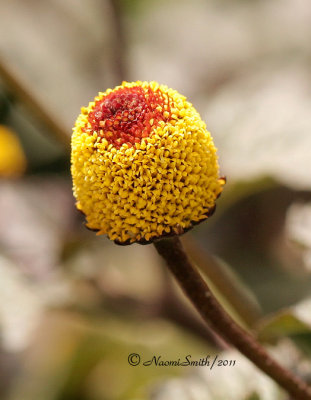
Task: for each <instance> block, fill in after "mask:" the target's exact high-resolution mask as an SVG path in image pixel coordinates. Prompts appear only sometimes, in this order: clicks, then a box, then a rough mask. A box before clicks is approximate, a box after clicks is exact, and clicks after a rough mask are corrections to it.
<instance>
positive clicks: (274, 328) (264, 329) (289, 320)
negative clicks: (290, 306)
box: [258, 311, 311, 341]
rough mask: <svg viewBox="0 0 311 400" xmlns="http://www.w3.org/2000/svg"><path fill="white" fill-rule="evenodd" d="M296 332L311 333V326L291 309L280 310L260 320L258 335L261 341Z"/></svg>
mask: <svg viewBox="0 0 311 400" xmlns="http://www.w3.org/2000/svg"><path fill="white" fill-rule="evenodd" d="M298 333H311V326H310V325H308V324H306V323H304V322H303V321H301V320H300V319H299V318H298V317H297V316H295V315H294V313H293V312H292V311H282V312H280V313H277V314H276V315H274V317H272V318H271V319H268V320H267V319H265V320H264V321H261V324H260V327H259V331H258V337H259V339H260V340H261V341H273V340H276V339H279V338H281V337H284V336H290V335H294V334H298Z"/></svg>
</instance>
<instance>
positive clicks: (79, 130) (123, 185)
mask: <svg viewBox="0 0 311 400" xmlns="http://www.w3.org/2000/svg"><path fill="white" fill-rule="evenodd" d="M71 161H72V167H71V172H72V177H73V190H74V195H75V197H76V199H77V208H78V209H79V210H80V211H82V212H83V213H84V214H85V216H86V218H87V227H88V228H90V229H92V230H96V231H97V232H98V234H107V235H108V237H109V238H110V239H111V240H114V241H115V242H116V243H119V244H130V243H134V242H139V243H148V242H150V241H152V240H154V239H157V238H159V237H162V236H165V235H174V234H181V233H183V232H185V231H186V230H188V229H190V228H191V227H192V226H193V225H194V224H195V223H198V222H200V221H202V220H204V219H205V218H207V217H208V216H209V215H211V213H212V211H213V210H214V209H215V200H216V199H217V197H218V196H219V195H220V193H221V191H222V188H223V185H224V183H225V181H224V179H221V178H219V171H218V163H217V156H216V149H215V147H214V144H213V140H212V138H211V135H210V134H209V132H207V130H206V126H205V123H204V122H203V121H202V120H201V118H200V115H199V114H198V112H197V111H196V110H195V109H194V108H193V106H192V105H191V104H190V103H189V102H187V101H186V98H185V97H184V96H182V95H180V94H179V93H178V92H176V91H175V90H172V89H169V88H168V87H166V86H163V85H159V84H157V83H156V82H140V81H138V82H133V83H128V82H123V83H122V85H121V86H117V87H116V88H115V89H113V90H111V89H108V90H107V91H106V92H104V93H99V94H98V96H97V97H95V99H94V101H92V102H91V103H89V105H88V107H83V108H82V109H81V114H80V115H79V117H78V119H77V121H76V124H75V127H74V129H73V135H72V153H71Z"/></svg>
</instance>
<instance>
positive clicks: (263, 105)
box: [0, 0, 311, 400]
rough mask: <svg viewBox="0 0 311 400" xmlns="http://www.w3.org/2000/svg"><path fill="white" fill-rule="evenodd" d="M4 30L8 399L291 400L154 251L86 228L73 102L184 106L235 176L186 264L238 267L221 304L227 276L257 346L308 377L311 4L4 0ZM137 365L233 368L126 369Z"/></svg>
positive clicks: (2, 371)
mask: <svg viewBox="0 0 311 400" xmlns="http://www.w3.org/2000/svg"><path fill="white" fill-rule="evenodd" d="M0 22H1V24H0V33H1V34H0V124H1V125H2V126H6V127H9V129H13V131H14V134H16V137H18V140H19V142H20V144H21V147H22V148H23V152H24V154H25V156H26V158H27V165H28V168H27V171H26V173H25V175H23V177H21V178H20V179H19V180H14V181H11V180H8V179H6V180H1V181H0V398H1V399H3V400H20V399H23V400H42V399H45V400H105V399H109V400H128V399H129V400H142V399H153V400H166V399H167V398H170V399H172V398H178V399H185V400H188V399H191V400H201V399H211V400H216V399H219V398H226V399H227V400H235V399H239V400H258V399H261V400H262V399H264V400H269V399H271V400H279V399H280V400H285V399H286V395H285V393H283V392H281V391H280V390H279V389H278V388H277V387H276V385H275V384H274V383H273V382H272V381H271V380H270V379H268V378H266V377H265V376H263V374H261V373H260V372H258V371H257V370H256V369H255V368H254V367H252V365H251V364H250V363H249V362H248V361H247V360H245V359H244V358H243V357H242V356H240V355H239V354H237V353H236V352H235V351H232V350H230V349H227V348H223V343H222V342H220V341H219V340H218V339H217V338H216V337H214V336H213V335H212V334H211V332H209V331H208V330H206V328H204V327H203V326H202V324H201V322H200V320H199V319H198V318H197V315H196V313H195V312H194V311H193V310H192V308H190V307H189V304H188V302H187V301H185V300H184V298H183V296H182V295H181V293H180V291H179V290H178V289H176V287H175V286H174V285H173V284H172V282H171V281H170V279H169V277H168V276H167V275H166V273H165V272H164V270H163V268H162V264H161V261H160V260H159V258H158V257H157V255H156V253H155V251H154V250H153V248H152V246H145V247H143V246H138V245H133V246H130V247H118V246H116V245H114V244H113V243H110V242H109V241H108V240H107V239H105V238H102V237H96V236H95V235H94V233H93V232H89V231H87V230H86V229H85V228H84V227H83V218H82V217H81V216H79V215H78V213H77V212H76V211H75V207H74V200H73V198H72V193H71V179H70V177H69V157H68V148H67V149H66V148H65V147H64V146H63V142H66V141H67V142H68V140H69V137H70V134H71V126H72V125H73V122H74V120H75V118H76V116H77V115H78V113H79V109H80V107H81V106H82V105H85V104H86V102H87V101H88V99H89V98H93V97H94V95H95V94H96V93H97V92H98V91H99V90H105V89H106V88H107V87H112V86H114V85H116V84H118V83H119V81H120V80H121V79H127V80H136V79H140V80H157V81H159V82H161V83H164V84H167V85H169V86H171V87H173V88H175V89H177V90H179V91H180V92H181V93H183V94H185V95H187V96H188V98H189V100H190V101H191V102H192V103H193V104H194V105H195V106H196V107H197V108H198V109H199V110H200V112H201V115H202V117H203V118H204V119H205V120H206V121H207V125H208V128H209V129H210V130H211V132H212V134H213V137H214V139H215V143H216V145H217V147H218V148H219V155H220V165H221V170H222V172H223V173H224V174H225V175H227V178H228V185H227V186H226V189H225V191H224V193H223V195H222V198H221V199H220V201H219V204H218V206H217V207H218V208H217V212H216V214H215V216H213V218H211V219H210V220H209V221H208V223H205V224H201V225H200V226H198V227H197V228H195V229H194V230H193V231H192V232H189V233H188V234H187V236H186V237H185V239H187V237H188V238H189V239H191V240H192V241H193V242H195V244H196V247H195V250H193V251H194V252H195V254H192V256H193V258H194V256H201V258H202V259H203V258H204V257H205V255H206V253H205V252H206V251H209V252H211V253H214V254H216V255H217V257H218V259H220V260H221V262H222V263H223V265H226V266H228V268H230V274H228V273H227V272H226V269H227V268H219V270H217V268H216V275H217V273H218V274H219V276H218V278H219V279H218V282H220V287H218V286H217V290H219V291H220V292H221V291H223V293H220V297H219V298H220V299H222V298H226V301H227V300H228V297H226V296H227V295H228V287H227V284H226V285H223V287H222V288H221V282H222V280H223V281H225V282H227V281H228V280H229V282H230V280H231V281H234V282H235V283H237V285H236V287H243V290H241V291H240V295H241V299H240V300H239V301H245V299H252V302H250V303H252V304H254V305H256V307H254V308H252V307H250V310H249V312H250V313H251V312H252V311H253V312H254V314H253V315H250V317H251V318H250V320H251V321H253V325H252V329H253V331H254V333H255V334H257V335H258V337H259V339H260V340H262V341H263V342H264V343H265V344H266V345H267V346H269V348H270V350H271V351H272V352H273V354H274V355H275V357H276V358H279V359H280V360H281V362H282V363H283V364H284V365H286V366H288V367H289V368H292V369H293V370H295V372H296V373H298V374H300V375H301V376H303V377H304V378H306V379H309V378H310V357H311V332H310V329H311V328H310V327H311V321H310V287H311V276H310V248H311V241H310V238H311V236H310V235H311V233H310V232H311V226H310V201H311V192H310V188H311V180H310V166H311V164H310V156H309V152H310V148H311V141H310V140H311V139H310V138H311V136H310V130H311V113H310V102H311V78H310V74H309V71H310V67H311V61H310V60H311V57H310V55H311V47H310V43H309V42H310V40H309V38H310V35H311V7H310V2H309V0H285V1H284V0H263V1H255V0H235V1H233V0H221V1H220V0H193V1H191V2H189V1H186V0H169V1H164V0H160V1H148V2H146V1H141V0H135V1H128V0H111V1H108V0H106V1H102V0H88V1H83V0H67V1H61V0H48V1H44V2H42V1H39V0H29V1H21V0H11V1H7V2H2V3H1V4H0ZM118 35H119V36H118ZM122 35H123V36H122ZM118 38H119V39H118ZM122 38H123V42H122V43H120V39H122ZM121 41H122V40H121ZM124 49H125V50H124ZM120 50H122V52H121V53H122V54H120ZM118 63H123V64H122V65H123V71H125V74H124V76H120V71H121V70H122V68H121V69H118V68H116V65H117V64H118ZM51 121H54V123H55V126H54V128H53V124H51ZM55 127H57V128H59V129H58V132H55ZM60 132H61V133H62V134H63V136H64V141H59V142H58V141H57V140H56V138H59V137H60ZM55 133H56V134H55ZM53 135H54V136H53ZM3 149H4V147H3V146H2V145H1V149H0V157H1V154H2V153H1V151H2V152H3ZM5 157H8V152H7V151H6V152H5ZM11 158H14V157H9V159H10V160H11ZM13 161H14V162H15V164H17V158H15V159H14V160H13ZM0 164H1V160H0ZM203 270H204V273H206V274H207V275H208V271H205V269H204V268H203ZM214 273H215V271H214ZM224 275H225V277H226V280H225V279H224ZM231 277H232V279H231ZM229 289H230V288H229ZM229 292H230V290H229ZM234 293H236V292H234ZM246 294H247V295H246ZM222 295H223V297H222ZM229 295H230V293H229ZM234 295H235V296H238V293H237V294H234ZM244 296H245V297H244ZM229 297H230V296H229ZM253 299H254V300H253ZM250 305H251V304H250ZM257 305H258V306H257ZM227 309H228V310H229V311H230V312H231V311H232V309H231V308H230V307H228V308H227ZM232 315H234V316H235V317H237V318H239V320H240V321H241V322H242V323H243V322H244V323H245V321H243V315H239V310H235V313H234V314H232ZM248 323H249V321H248ZM245 325H247V323H245ZM130 353H139V354H140V355H141V357H142V359H143V360H148V359H149V358H150V357H152V356H153V355H162V357H163V358H164V359H167V360H170V359H171V360H174V359H178V358H180V357H183V356H185V355H187V354H191V355H192V357H193V358H197V359H199V358H201V357H204V356H206V355H207V354H210V355H211V356H214V355H218V356H219V357H222V358H228V359H236V361H237V363H236V365H235V366H234V367H224V368H218V369H213V370H210V369H208V368H204V367H196V368H195V367H193V368H190V367H189V368H182V367H155V366H153V367H144V366H137V367H133V366H130V365H129V364H128V361H127V358H128V355H129V354H130Z"/></svg>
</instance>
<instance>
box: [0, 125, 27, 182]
mask: <svg viewBox="0 0 311 400" xmlns="http://www.w3.org/2000/svg"><path fill="white" fill-rule="evenodd" d="M25 169H26V157H25V155H24V152H23V149H22V147H21V145H20V142H19V140H18V138H17V136H16V134H15V133H14V132H13V131H12V130H11V129H9V128H8V127H6V126H4V125H0V178H15V177H18V176H20V175H22V174H23V173H24V172H25Z"/></svg>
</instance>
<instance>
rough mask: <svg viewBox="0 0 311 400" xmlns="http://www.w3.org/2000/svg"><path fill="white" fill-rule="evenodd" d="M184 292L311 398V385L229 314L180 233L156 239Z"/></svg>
mask: <svg viewBox="0 0 311 400" xmlns="http://www.w3.org/2000/svg"><path fill="white" fill-rule="evenodd" d="M154 245H155V247H156V249H157V251H158V253H159V254H160V255H161V256H162V257H163V258H164V259H165V261H166V263H167V266H168V267H169V269H170V271H171V272H172V274H173V275H174V276H175V278H176V280H177V282H178V283H179V285H180V286H181V288H182V289H183V291H184V293H185V294H186V295H187V296H188V298H189V299H190V300H191V302H192V303H193V305H194V306H195V307H196V309H197V311H198V312H199V313H200V314H201V316H202V317H203V319H204V320H205V321H206V322H207V323H208V324H210V325H211V326H212V327H213V328H214V329H215V331H216V332H217V333H218V334H220V335H221V336H222V337H223V338H224V339H225V340H226V341H227V342H228V343H230V344H232V345H233V346H235V347H236V348H237V349H238V350H239V351H240V352H241V353H242V354H244V355H245V356H246V357H247V358H248V359H249V360H251V361H252V362H253V363H254V364H255V365H256V366H257V367H258V368H260V369H261V370H262V371H263V372H265V373H266V374H267V375H269V376H270V377H271V378H272V379H273V380H275V381H276V382H277V383H278V384H279V385H280V386H281V387H283V388H284V389H285V390H286V391H287V392H288V393H289V394H291V395H292V396H293V397H294V398H295V399H296V400H311V387H309V386H308V385H307V384H306V383H305V382H304V381H302V380H301V379H300V378H299V377H297V376H295V375H294V374H293V373H292V372H290V371H289V370H287V369H285V368H284V367H282V366H281V365H280V364H278V363H277V362H276V361H275V360H274V359H273V358H271V356H270V355H269V354H268V352H267V351H266V350H265V349H264V348H263V347H262V346H261V345H260V344H259V343H258V342H257V341H256V340H255V339H254V338H253V337H252V336H251V335H250V334H249V333H247V332H246V331H245V330H244V329H242V328H241V327H240V326H239V325H237V324H236V322H235V321H234V320H233V319H232V318H231V317H230V316H229V314H227V312H226V311H225V310H224V309H223V308H222V306H221V305H220V304H219V303H218V301H217V300H216V298H215V296H214V295H213V293H212V292H211V290H210V288H209V287H208V285H207V284H206V282H205V281H204V280H203V278H202V276H201V275H200V274H199V272H198V271H197V270H196V269H195V268H194V267H193V266H192V264H191V263H190V261H189V259H188V257H187V255H186V253H185V251H184V249H183V247H182V244H181V242H180V240H179V238H178V237H174V238H170V239H162V240H160V241H158V242H155V243H154Z"/></svg>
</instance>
